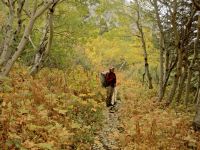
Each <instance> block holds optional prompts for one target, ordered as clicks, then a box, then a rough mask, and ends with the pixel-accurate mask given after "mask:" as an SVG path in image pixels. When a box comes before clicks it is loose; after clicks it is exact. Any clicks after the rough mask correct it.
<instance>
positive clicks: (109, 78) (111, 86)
mask: <svg viewBox="0 0 200 150" xmlns="http://www.w3.org/2000/svg"><path fill="white" fill-rule="evenodd" d="M106 85H107V87H106V89H107V98H106V106H107V107H109V106H113V105H114V104H112V97H113V94H114V91H115V87H116V75H115V68H114V67H110V68H109V72H108V73H107V74H106Z"/></svg>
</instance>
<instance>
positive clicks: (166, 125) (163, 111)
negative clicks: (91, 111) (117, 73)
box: [119, 80, 200, 150]
mask: <svg viewBox="0 0 200 150" xmlns="http://www.w3.org/2000/svg"><path fill="white" fill-rule="evenodd" d="M121 89H122V90H123V97H124V101H123V104H122V107H121V110H120V118H121V120H122V124H123V127H124V131H125V132H124V133H122V134H121V135H120V139H119V140H120V142H121V145H122V149H124V150H129V149H137V150H158V149H159V150H172V149H174V150H189V149H191V150H192V149H193V150H199V149H200V134H199V133H198V132H194V130H193V128H192V119H193V116H194V110H192V108H190V109H189V111H187V110H186V109H184V107H183V106H182V105H179V106H177V107H176V108H174V107H173V106H172V107H168V108H166V107H165V106H164V105H162V103H159V102H158V98H157V91H156V89H153V90H149V89H147V88H145V87H144V86H142V84H141V83H138V82H137V81H134V80H126V82H124V84H123V86H122V88H121ZM163 101H164V100H163Z"/></svg>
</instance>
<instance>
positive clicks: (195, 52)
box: [185, 16, 200, 106]
mask: <svg viewBox="0 0 200 150" xmlns="http://www.w3.org/2000/svg"><path fill="white" fill-rule="evenodd" d="M199 37H200V16H199V17H198V25H197V37H196V39H195V41H194V56H193V59H192V62H191V63H190V66H189V70H188V78H187V84H186V94H185V105H186V106H187V104H188V102H189V93H190V85H191V83H190V82H191V78H192V67H193V66H194V64H195V61H196V59H197V56H198V50H197V49H198V44H199Z"/></svg>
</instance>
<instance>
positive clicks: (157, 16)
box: [153, 0, 165, 101]
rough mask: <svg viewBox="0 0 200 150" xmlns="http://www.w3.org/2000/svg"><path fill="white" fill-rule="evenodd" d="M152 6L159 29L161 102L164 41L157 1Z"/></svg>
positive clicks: (160, 98) (161, 97)
mask: <svg viewBox="0 0 200 150" xmlns="http://www.w3.org/2000/svg"><path fill="white" fill-rule="evenodd" d="M153 6H154V9H155V13H156V19H157V24H158V27H159V31H160V78H159V101H162V99H163V97H164V90H163V86H164V85H163V83H164V81H163V80H164V76H163V75H164V66H163V63H164V60H163V59H164V50H165V40H164V32H163V26H162V24H161V19H160V16H159V10H158V2H157V0H153Z"/></svg>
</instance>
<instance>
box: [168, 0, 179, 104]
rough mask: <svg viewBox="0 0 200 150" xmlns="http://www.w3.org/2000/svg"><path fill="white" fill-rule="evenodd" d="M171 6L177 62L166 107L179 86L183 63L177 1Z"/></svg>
mask: <svg viewBox="0 0 200 150" xmlns="http://www.w3.org/2000/svg"><path fill="white" fill-rule="evenodd" d="M173 5H174V6H173V14H172V26H173V32H174V35H175V45H176V52H177V57H178V62H177V68H176V74H175V76H174V81H173V85H172V88H171V91H170V94H169V96H168V98H167V105H169V104H170V103H171V102H172V101H173V99H174V96H175V93H176V90H177V87H178V84H179V78H180V76H181V74H182V62H183V47H182V43H180V37H179V33H178V28H177V22H176V16H177V15H176V14H177V0H174V4H173Z"/></svg>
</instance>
